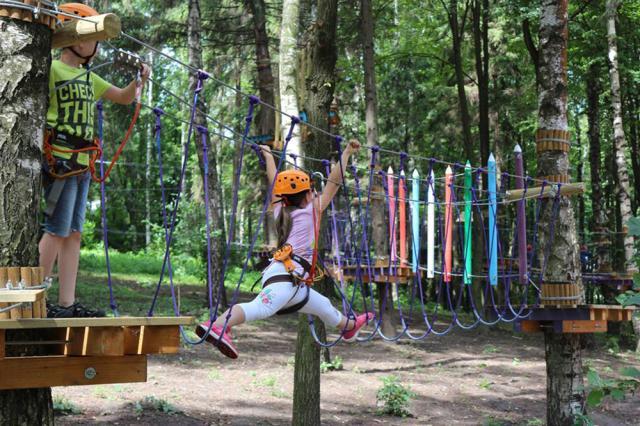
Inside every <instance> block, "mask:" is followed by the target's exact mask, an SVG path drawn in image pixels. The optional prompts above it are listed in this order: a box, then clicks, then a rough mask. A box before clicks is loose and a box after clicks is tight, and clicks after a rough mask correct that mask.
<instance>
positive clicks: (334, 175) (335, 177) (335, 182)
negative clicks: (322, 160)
mask: <svg viewBox="0 0 640 426" xmlns="http://www.w3.org/2000/svg"><path fill="white" fill-rule="evenodd" d="M359 149H360V142H358V141H357V140H356V139H351V140H350V141H349V143H348V144H347V147H346V148H345V150H344V151H343V152H342V157H341V161H340V162H338V163H336V164H334V165H333V168H332V169H331V173H329V178H328V179H327V184H326V185H325V187H324V191H322V195H321V196H320V210H322V211H324V210H325V209H326V208H327V207H328V206H329V205H330V204H331V200H332V199H333V197H334V196H335V195H336V194H337V193H338V189H340V185H341V184H342V177H343V176H344V175H345V173H346V167H347V165H348V164H349V157H351V154H353V153H355V152H358V150H359ZM341 165H342V168H341V167H340V166H341Z"/></svg>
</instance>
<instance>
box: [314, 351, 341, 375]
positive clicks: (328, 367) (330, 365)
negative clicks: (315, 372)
mask: <svg viewBox="0 0 640 426" xmlns="http://www.w3.org/2000/svg"><path fill="white" fill-rule="evenodd" d="M342 369H344V366H343V365H342V358H340V357H339V356H337V355H336V356H334V357H333V360H331V362H325V361H322V362H321V363H320V372H321V373H326V372H327V371H339V370H342Z"/></svg>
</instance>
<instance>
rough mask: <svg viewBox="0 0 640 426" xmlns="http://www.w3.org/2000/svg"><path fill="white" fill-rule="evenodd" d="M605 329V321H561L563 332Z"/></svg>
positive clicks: (596, 331) (587, 331)
mask: <svg viewBox="0 0 640 426" xmlns="http://www.w3.org/2000/svg"><path fill="white" fill-rule="evenodd" d="M606 331H607V322H606V321H600V320H596V321H590V320H569V321H562V332H563V333H604V332H606Z"/></svg>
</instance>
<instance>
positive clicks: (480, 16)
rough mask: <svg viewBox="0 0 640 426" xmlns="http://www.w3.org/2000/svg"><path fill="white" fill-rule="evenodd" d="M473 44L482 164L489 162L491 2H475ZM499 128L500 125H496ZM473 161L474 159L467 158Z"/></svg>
mask: <svg viewBox="0 0 640 426" xmlns="http://www.w3.org/2000/svg"><path fill="white" fill-rule="evenodd" d="M473 44H474V54H475V61H476V78H477V80H478V115H479V117H478V136H479V139H480V162H481V164H483V165H486V164H487V162H488V161H489V150H490V139H489V1H488V0H474V2H473ZM495 124H496V125H497V126H499V123H495ZM467 160H469V161H472V160H473V158H467Z"/></svg>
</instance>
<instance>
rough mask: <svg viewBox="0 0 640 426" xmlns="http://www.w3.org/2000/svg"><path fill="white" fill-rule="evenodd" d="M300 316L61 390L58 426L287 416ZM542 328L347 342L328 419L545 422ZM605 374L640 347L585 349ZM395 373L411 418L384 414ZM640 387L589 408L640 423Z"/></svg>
mask: <svg viewBox="0 0 640 426" xmlns="http://www.w3.org/2000/svg"><path fill="white" fill-rule="evenodd" d="M295 329H296V323H295V318H274V319H270V320H268V321H264V322H262V321H261V322H257V323H253V324H248V325H243V326H241V327H238V329H237V330H234V332H235V333H236V341H237V346H238V348H239V350H240V351H241V353H240V358H239V359H238V360H235V361H233V360H229V359H227V358H225V357H223V356H222V355H221V354H220V353H219V352H218V351H217V350H215V349H214V348H211V347H209V346H208V345H206V346H205V345H200V346H196V347H185V348H184V349H183V350H182V351H181V353H180V354H179V355H178V356H156V357H152V358H150V362H149V377H148V382H147V383H135V384H120V385H102V386H93V387H69V388H56V389H55V390H54V401H57V402H60V401H61V400H67V401H70V402H71V404H72V405H73V406H74V407H75V408H77V409H79V410H81V413H80V414H74V415H66V416H60V417H58V419H57V423H58V424H60V425H79V424H114V425H134V424H135V425H165V424H166V425H169V424H170V425H286V424H289V423H290V418H291V404H292V393H293V354H294V345H295V338H296V335H295ZM542 343H543V342H542V336H539V335H516V334H514V333H512V332H511V331H509V330H507V329H487V328H482V329H477V330H474V331H469V332H465V331H460V330H456V331H455V332H454V333H452V334H450V335H447V336H444V337H429V338H427V339H425V340H423V341H419V342H409V341H401V342H400V343H397V344H390V343H385V342H382V341H379V340H377V341H373V342H370V343H364V344H351V345H349V344H339V345H338V346H337V347H336V348H335V349H333V350H332V356H339V357H341V358H342V359H343V363H344V369H343V370H341V371H329V372H326V373H323V374H322V385H321V386H322V391H321V392H322V422H323V424H326V425H342V424H349V425H376V424H393V425H396V424H398V425H451V424H456V425H528V426H534V425H543V424H545V422H544V419H545V364H544V350H543V344H542ZM584 358H585V362H586V363H588V364H589V365H591V366H593V367H594V368H596V369H597V370H598V371H599V372H601V373H602V372H605V375H606V372H607V371H608V372H615V371H618V370H619V369H620V368H622V367H624V366H627V365H634V366H639V365H640V361H639V360H638V358H637V357H636V356H635V355H632V354H630V353H623V354H618V355H613V354H610V353H608V352H607V351H606V350H598V351H596V352H589V351H587V352H586V353H585V354H584ZM388 375H395V376H397V377H399V379H400V381H401V383H403V384H404V385H408V386H409V387H410V388H411V390H412V391H413V392H414V393H415V394H416V396H415V398H414V399H413V400H412V402H411V404H410V411H411V413H412V414H413V417H409V418H404V419H403V418H395V417H388V416H378V415H376V392H377V390H378V389H379V388H380V387H381V386H382V382H381V380H380V379H381V377H384V376H388ZM639 402H640V397H638V396H632V397H630V398H628V399H627V400H625V401H623V402H620V403H614V402H611V401H608V402H607V403H606V404H605V405H604V406H603V407H602V408H601V409H598V410H596V411H592V412H591V413H590V414H591V417H592V419H593V420H594V422H595V424H597V425H637V424H640V404H639Z"/></svg>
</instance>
